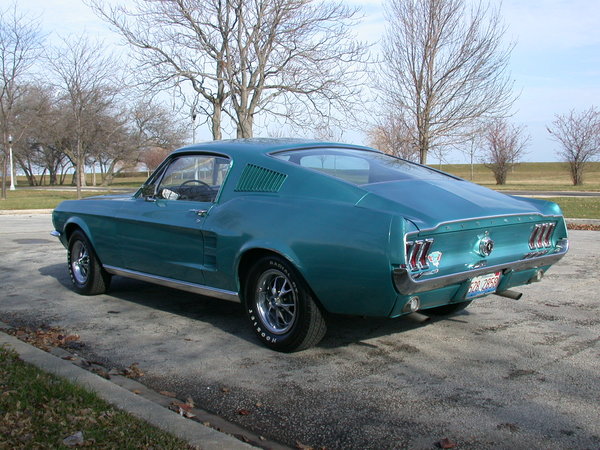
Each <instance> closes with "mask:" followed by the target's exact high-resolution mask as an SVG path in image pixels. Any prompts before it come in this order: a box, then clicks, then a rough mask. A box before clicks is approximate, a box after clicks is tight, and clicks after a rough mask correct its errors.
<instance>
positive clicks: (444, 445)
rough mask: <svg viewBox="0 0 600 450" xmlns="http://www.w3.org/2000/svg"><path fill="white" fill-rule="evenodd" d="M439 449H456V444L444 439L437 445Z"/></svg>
mask: <svg viewBox="0 0 600 450" xmlns="http://www.w3.org/2000/svg"><path fill="white" fill-rule="evenodd" d="M436 445H437V446H438V447H439V448H456V442H452V441H451V440H450V439H448V438H444V439H442V440H440V441H439V442H437V443H436Z"/></svg>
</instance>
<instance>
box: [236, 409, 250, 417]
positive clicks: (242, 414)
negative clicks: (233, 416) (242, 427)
mask: <svg viewBox="0 0 600 450" xmlns="http://www.w3.org/2000/svg"><path fill="white" fill-rule="evenodd" d="M238 414H239V415H240V416H247V415H249V414H250V411H248V410H247V409H238Z"/></svg>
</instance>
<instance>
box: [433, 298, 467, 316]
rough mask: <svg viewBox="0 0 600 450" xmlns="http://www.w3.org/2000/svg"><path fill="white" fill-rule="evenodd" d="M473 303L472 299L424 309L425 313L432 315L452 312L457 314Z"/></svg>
mask: <svg viewBox="0 0 600 450" xmlns="http://www.w3.org/2000/svg"><path fill="white" fill-rule="evenodd" d="M470 304H471V300H469V301H466V302H460V303H450V304H448V305H444V306H438V307H436V308H429V309H424V310H423V311H422V312H423V314H428V315H430V316H449V315H451V314H456V313H457V312H459V311H462V310H463V309H465V308H466V307H467V306H469V305H470Z"/></svg>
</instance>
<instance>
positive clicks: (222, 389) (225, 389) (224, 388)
mask: <svg viewBox="0 0 600 450" xmlns="http://www.w3.org/2000/svg"><path fill="white" fill-rule="evenodd" d="M230 391H231V389H229V388H227V387H222V388H221V392H224V393H225V394H228V393H229V392H230Z"/></svg>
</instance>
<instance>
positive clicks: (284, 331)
mask: <svg viewBox="0 0 600 450" xmlns="http://www.w3.org/2000/svg"><path fill="white" fill-rule="evenodd" d="M244 287H245V289H244V304H245V309H246V314H247V316H248V319H249V320H250V323H251V325H252V328H253V329H254V332H255V333H256V335H257V336H258V338H259V339H260V340H261V341H262V342H263V343H264V344H265V345H266V346H267V347H269V348H271V349H273V350H277V351H280V352H293V351H299V350H304V349H306V348H309V347H312V346H314V345H316V344H317V343H318V342H319V341H320V340H321V339H323V336H324V335H325V332H326V331H327V325H326V323H325V319H324V317H323V313H322V311H321V309H320V308H319V306H318V305H317V303H316V302H315V301H314V300H313V298H312V295H311V292H310V289H309V288H308V286H307V285H306V283H305V281H304V280H303V279H302V276H301V275H300V274H299V273H298V272H297V271H296V270H295V269H294V267H292V265H291V264H290V263H289V262H288V261H286V260H284V259H283V258H280V257H278V256H275V255H274V256H267V257H263V258H261V259H259V260H258V261H256V263H254V265H253V266H252V268H251V269H250V271H249V273H248V276H247V277H246V282H245V286H244Z"/></svg>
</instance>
